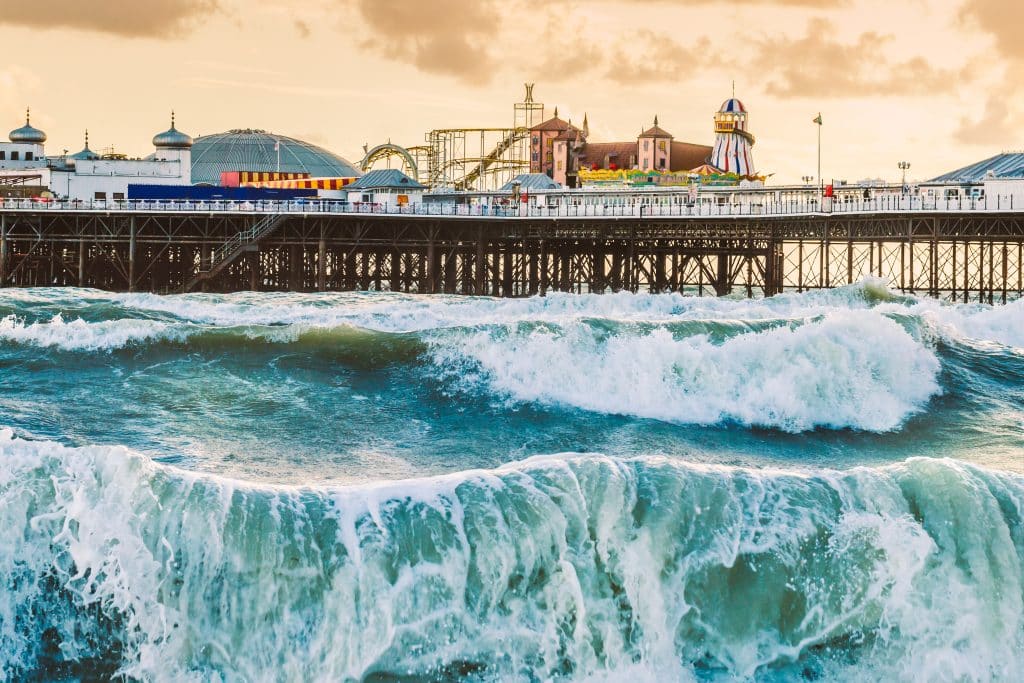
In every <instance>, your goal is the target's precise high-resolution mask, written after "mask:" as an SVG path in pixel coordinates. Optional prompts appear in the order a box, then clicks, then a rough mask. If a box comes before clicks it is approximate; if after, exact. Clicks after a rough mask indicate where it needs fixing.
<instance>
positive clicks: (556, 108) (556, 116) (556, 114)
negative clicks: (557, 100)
mask: <svg viewBox="0 0 1024 683" xmlns="http://www.w3.org/2000/svg"><path fill="white" fill-rule="evenodd" d="M555 118H556V119H557V118H558V107H557V106H556V107H555Z"/></svg>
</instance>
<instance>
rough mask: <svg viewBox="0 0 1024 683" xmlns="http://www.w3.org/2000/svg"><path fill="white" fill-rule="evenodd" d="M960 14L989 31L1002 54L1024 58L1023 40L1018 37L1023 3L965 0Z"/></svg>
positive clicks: (997, 0)
mask: <svg viewBox="0 0 1024 683" xmlns="http://www.w3.org/2000/svg"><path fill="white" fill-rule="evenodd" d="M960 16H961V18H962V19H965V20H967V21H968V22H974V23H975V24H976V25H977V26H978V28H980V29H981V30H983V31H985V32H987V33H990V34H991V35H992V37H993V38H994V39H995V43H996V49H997V50H999V51H1000V52H1001V53H1002V54H1003V55H1004V56H1006V57H1010V58H1012V59H1020V60H1024V41H1022V40H1021V39H1020V29H1021V26H1024V4H1021V3H1020V2H1018V1H1017V0H967V3H966V4H965V5H964V7H963V9H962V10H961V12H960Z"/></svg>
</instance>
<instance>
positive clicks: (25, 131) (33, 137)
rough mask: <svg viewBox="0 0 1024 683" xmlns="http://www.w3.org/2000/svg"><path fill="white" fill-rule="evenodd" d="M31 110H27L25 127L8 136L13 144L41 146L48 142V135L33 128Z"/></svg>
mask: <svg viewBox="0 0 1024 683" xmlns="http://www.w3.org/2000/svg"><path fill="white" fill-rule="evenodd" d="M29 114H30V112H29V110H28V109H26V110H25V125H24V126H22V127H21V128H15V129H14V130H12V131H11V134H10V135H9V136H8V137H9V139H10V141H11V142H20V143H23V144H28V145H41V144H43V143H44V142H46V133H44V132H43V131H41V130H39V129H38V128H35V127H33V126H32V124H31V122H30V117H29Z"/></svg>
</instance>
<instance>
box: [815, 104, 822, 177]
mask: <svg viewBox="0 0 1024 683" xmlns="http://www.w3.org/2000/svg"><path fill="white" fill-rule="evenodd" d="M814 123H816V124H818V194H821V192H822V189H823V187H824V185H822V182H821V126H822V121H821V112H818V115H817V116H816V117H815V118H814Z"/></svg>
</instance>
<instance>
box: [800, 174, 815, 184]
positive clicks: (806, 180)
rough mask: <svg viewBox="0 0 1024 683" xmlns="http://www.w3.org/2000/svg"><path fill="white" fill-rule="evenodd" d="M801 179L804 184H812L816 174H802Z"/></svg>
mask: <svg viewBox="0 0 1024 683" xmlns="http://www.w3.org/2000/svg"><path fill="white" fill-rule="evenodd" d="M800 180H802V181H804V185H810V184H811V181H812V180H814V176H812V175H802V176H800Z"/></svg>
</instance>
